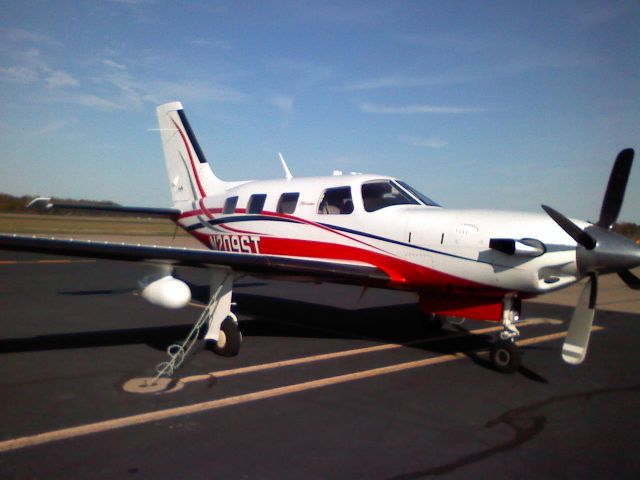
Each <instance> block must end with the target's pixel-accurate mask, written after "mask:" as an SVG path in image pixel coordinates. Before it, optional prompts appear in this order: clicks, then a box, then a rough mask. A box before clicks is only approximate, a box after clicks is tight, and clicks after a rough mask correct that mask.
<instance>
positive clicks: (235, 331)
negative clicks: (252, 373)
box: [211, 317, 242, 357]
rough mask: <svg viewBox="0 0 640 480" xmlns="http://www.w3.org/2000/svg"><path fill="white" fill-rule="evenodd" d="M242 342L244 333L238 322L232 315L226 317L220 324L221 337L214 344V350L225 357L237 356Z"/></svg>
mask: <svg viewBox="0 0 640 480" xmlns="http://www.w3.org/2000/svg"><path fill="white" fill-rule="evenodd" d="M241 343H242V333H240V329H239V328H238V324H237V323H236V322H234V321H233V319H232V318H231V317H227V318H225V320H224V322H222V325H221V326H220V337H218V341H217V342H215V343H214V344H213V345H212V348H211V349H212V350H213V351H214V353H217V354H218V355H220V356H223V357H235V356H236V355H238V352H239V351H240V344H241Z"/></svg>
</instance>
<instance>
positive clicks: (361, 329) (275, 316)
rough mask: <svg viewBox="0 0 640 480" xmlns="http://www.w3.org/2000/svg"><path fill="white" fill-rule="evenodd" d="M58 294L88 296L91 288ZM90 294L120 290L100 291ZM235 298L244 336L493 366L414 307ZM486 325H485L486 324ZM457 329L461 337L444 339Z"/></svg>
mask: <svg viewBox="0 0 640 480" xmlns="http://www.w3.org/2000/svg"><path fill="white" fill-rule="evenodd" d="M192 289H193V297H194V300H196V301H202V303H204V301H206V300H205V299H206V298H208V288H207V287H196V288H194V287H193V286H192ZM61 293H63V294H80V295H89V294H91V292H61ZM94 293H97V294H106V293H122V292H120V291H110V292H104V291H100V292H94ZM234 301H235V302H237V308H236V311H237V312H238V313H239V315H240V317H241V330H242V332H243V335H245V336H246V337H252V336H266V337H267V336H268V337H291V338H326V339H331V338H352V339H367V340H371V341H375V342H383V343H410V345H409V347H410V348H416V349H422V350H424V351H427V352H430V353H435V354H450V353H454V352H463V353H464V354H466V355H467V356H468V357H469V358H470V359H471V360H472V361H473V362H475V363H476V364H477V365H479V366H482V367H485V368H489V369H491V368H492V366H491V364H490V362H489V360H488V358H487V356H486V355H481V354H478V351H482V350H486V349H488V348H489V346H490V342H491V341H492V339H493V336H491V335H472V334H469V335H464V333H465V332H466V328H467V327H466V325H462V326H456V325H449V326H447V327H446V328H444V329H438V328H434V326H433V325H432V324H428V323H426V322H425V321H424V320H423V319H422V317H421V316H420V313H419V310H418V307H417V305H412V304H405V305H391V306H383V307H374V308H365V309H355V310H352V309H342V308H337V307H334V306H328V305H322V304H317V303H309V302H301V301H294V300H289V299H282V298H276V297H266V296H263V295H254V294H247V293H242V292H237V291H236V293H234ZM527 307H529V310H535V312H529V314H530V315H529V316H544V315H545V314H549V313H550V312H549V311H548V309H550V308H552V309H553V312H554V313H555V315H556V316H558V313H560V315H561V316H562V318H565V316H568V315H570V312H571V310H572V309H571V308H569V307H561V306H557V305H553V306H546V305H544V304H535V305H528V306H527ZM559 310H562V312H559ZM564 310H566V312H565V311H564ZM242 317H245V318H242ZM246 317H249V319H246ZM194 321H195V316H194ZM473 325H478V324H477V323H475V324H473ZM484 325H485V326H486V324H484ZM191 327H192V325H191V324H180V325H170V326H152V327H144V328H132V329H118V330H102V331H91V332H77V333H61V334H50V335H40V336H34V337H27V338H6V339H0V354H3V353H4V354H6V353H17V352H30V351H42V350H64V349H74V348H88V347H103V346H119V345H133V344H145V345H148V346H149V347H151V348H154V349H158V350H163V351H164V350H166V348H167V347H168V346H170V345H171V344H173V343H176V342H179V341H180V340H181V339H182V338H184V337H185V336H186V335H187V334H188V332H189V330H190V329H191ZM456 332H457V333H462V334H463V335H460V336H455V338H446V337H447V336H451V334H452V333H456ZM438 337H442V339H441V340H438V341H434V339H437V338H438ZM420 339H424V342H420V341H419V340H420ZM534 348H538V349H539V348H545V347H543V346H542V347H541V346H537V347H536V346H530V347H524V348H523V350H524V351H526V350H527V349H534ZM520 371H521V373H522V374H523V375H525V376H527V377H529V378H531V379H532V380H536V381H542V382H543V381H545V380H544V379H543V378H542V377H540V376H538V375H537V374H535V373H534V372H531V371H529V370H527V369H526V368H525V367H522V368H521V370H520Z"/></svg>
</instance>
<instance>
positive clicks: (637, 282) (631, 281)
mask: <svg viewBox="0 0 640 480" xmlns="http://www.w3.org/2000/svg"><path fill="white" fill-rule="evenodd" d="M618 276H619V277H620V278H621V279H622V281H623V282H624V283H626V284H627V286H628V287H629V288H632V289H634V290H640V278H638V277H636V276H635V275H634V274H633V273H631V272H630V271H629V270H622V271H621V272H618Z"/></svg>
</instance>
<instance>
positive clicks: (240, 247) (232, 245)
mask: <svg viewBox="0 0 640 480" xmlns="http://www.w3.org/2000/svg"><path fill="white" fill-rule="evenodd" d="M259 244H260V237H259V236H257V235H211V248H213V249H215V250H219V251H221V252H236V253H260V248H259Z"/></svg>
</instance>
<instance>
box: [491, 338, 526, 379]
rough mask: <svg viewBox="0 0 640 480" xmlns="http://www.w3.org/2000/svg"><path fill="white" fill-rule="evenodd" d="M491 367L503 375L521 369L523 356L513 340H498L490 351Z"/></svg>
mask: <svg viewBox="0 0 640 480" xmlns="http://www.w3.org/2000/svg"><path fill="white" fill-rule="evenodd" d="M490 357H491V365H493V368H495V369H496V370H498V371H499V372H503V373H514V372H515V371H517V370H518V368H520V365H521V359H522V356H521V354H520V349H519V348H518V346H517V345H516V344H515V342H514V341H513V340H496V341H495V342H494V343H493V345H491V350H490Z"/></svg>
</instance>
